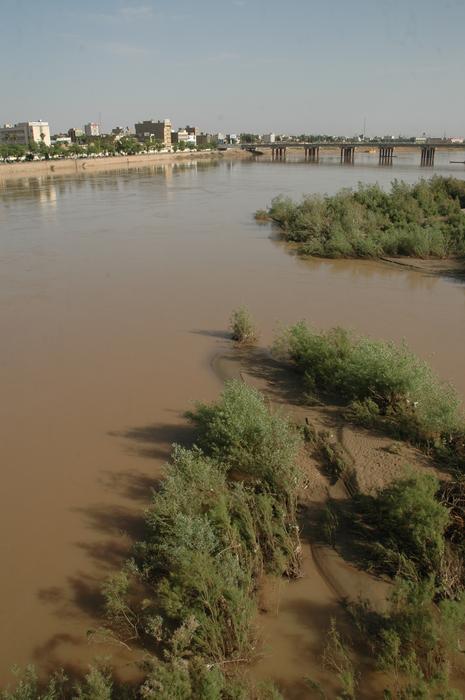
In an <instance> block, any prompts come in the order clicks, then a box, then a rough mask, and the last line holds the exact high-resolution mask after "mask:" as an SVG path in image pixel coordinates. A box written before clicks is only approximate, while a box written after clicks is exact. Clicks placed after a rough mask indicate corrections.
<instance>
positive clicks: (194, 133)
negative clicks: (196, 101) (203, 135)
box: [186, 124, 200, 137]
mask: <svg viewBox="0 0 465 700" xmlns="http://www.w3.org/2000/svg"><path fill="white" fill-rule="evenodd" d="M186 131H187V133H188V134H190V135H191V136H195V137H197V136H198V135H199V134H200V129H199V128H198V127H197V126H189V124H188V125H187V126H186Z"/></svg>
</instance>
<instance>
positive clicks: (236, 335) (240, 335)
mask: <svg viewBox="0 0 465 700" xmlns="http://www.w3.org/2000/svg"><path fill="white" fill-rule="evenodd" d="M230 325H231V333H232V339H233V340H235V341H236V342H237V343H241V344H243V345H247V344H252V343H255V342H256V340H257V338H258V333H257V330H256V328H255V324H254V322H253V320H252V317H251V315H250V313H249V312H248V311H247V309H246V308H244V307H243V306H241V307H239V308H238V309H235V310H234V311H233V312H232V314H231V321H230Z"/></svg>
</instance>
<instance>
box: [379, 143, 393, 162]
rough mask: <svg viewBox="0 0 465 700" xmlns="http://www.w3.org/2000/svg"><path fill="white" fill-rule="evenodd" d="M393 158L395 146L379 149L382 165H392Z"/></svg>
mask: <svg viewBox="0 0 465 700" xmlns="http://www.w3.org/2000/svg"><path fill="white" fill-rule="evenodd" d="M393 157H394V147H393V146H380V147H379V164H380V165H392V159H393Z"/></svg>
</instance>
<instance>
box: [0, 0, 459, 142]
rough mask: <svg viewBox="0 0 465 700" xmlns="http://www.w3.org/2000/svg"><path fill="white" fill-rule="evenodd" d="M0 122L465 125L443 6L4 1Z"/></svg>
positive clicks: (453, 32)
mask: <svg viewBox="0 0 465 700" xmlns="http://www.w3.org/2000/svg"><path fill="white" fill-rule="evenodd" d="M2 5H3V7H2V14H3V19H4V22H5V26H8V27H9V31H8V32H7V33H6V34H5V36H4V39H3V40H2V49H1V51H2V52H3V60H4V63H8V65H11V66H13V67H14V70H10V71H9V72H8V73H7V74H4V75H3V76H2V81H1V82H2V94H3V96H4V100H3V103H2V109H1V114H0V121H2V123H3V122H12V123H13V122H20V121H22V120H24V119H29V118H33V119H40V118H42V119H46V120H48V121H49V123H50V124H51V128H52V130H53V131H54V132H59V131H64V130H67V129H68V128H70V127H72V126H78V125H79V126H80V125H82V124H84V123H87V122H89V121H92V122H97V123H101V125H102V129H103V131H109V130H111V128H112V127H114V126H116V125H121V126H126V125H132V124H134V123H135V122H136V121H139V120H144V119H150V118H152V117H154V118H157V119H159V118H160V119H163V118H165V117H170V118H171V120H172V122H173V123H174V124H185V123H188V122H189V123H195V124H198V125H199V126H200V127H201V128H202V129H203V130H205V131H209V132H218V131H221V132H230V131H237V132H241V131H252V132H257V133H261V132H268V131H275V132H277V133H291V134H293V133H331V134H355V133H362V132H363V130H364V124H365V125H366V126H365V132H366V134H367V135H369V136H370V135H374V134H387V133H393V134H398V133H405V134H417V135H419V134H421V133H423V132H426V133H428V134H430V135H434V136H442V135H443V133H444V132H445V133H446V134H447V135H448V136H456V135H462V134H463V133H464V132H465V95H464V93H463V90H460V87H461V82H460V81H461V70H462V66H463V64H464V58H465V48H464V47H463V42H462V36H461V27H462V26H463V22H464V20H465V6H464V5H463V3H461V2H459V1H458V0H448V1H447V2H445V3H443V4H442V5H441V6H440V7H439V6H438V5H437V4H436V3H434V2H432V1H431V0H427V1H426V2H420V1H419V0H408V1H407V2H405V3H400V2H399V1H398V0H391V1H390V2H385V1H384V0H383V1H382V2H381V1H380V2H376V3H370V2H368V1H367V0H356V1H355V2H353V3H351V4H350V5H348V4H346V3H343V2H342V0H328V2H325V3H321V2H304V1H303V0H290V2H289V3H287V4H286V5H285V7H283V6H282V4H280V3H277V2H276V0H270V2H265V1H264V0H231V2H229V1H228V2H223V3H222V4H221V5H220V6H219V5H218V3H213V2H212V1H211V0H204V1H203V2H202V3H200V4H199V5H198V6H197V7H196V6H192V3H189V2H187V0H175V1H174V2H171V3H168V2H164V1H163V0H158V1H157V2H155V1H154V0H138V1H137V0H124V1H123V0H112V1H111V0H102V1H101V2H100V3H99V4H98V5H96V4H95V3H94V2H89V0H83V2H81V3H80V4H79V6H69V5H68V6H66V5H65V6H63V3H61V2H58V1H57V0H46V1H45V2H43V3H42V4H41V5H40V6H39V5H37V6H36V5H33V4H29V3H27V2H25V0H15V1H14V2H13V0H3V2H2Z"/></svg>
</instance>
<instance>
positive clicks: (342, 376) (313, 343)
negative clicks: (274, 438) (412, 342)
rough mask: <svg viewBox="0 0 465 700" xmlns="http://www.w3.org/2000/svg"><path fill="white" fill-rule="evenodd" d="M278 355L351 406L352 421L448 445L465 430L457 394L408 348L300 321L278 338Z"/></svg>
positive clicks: (313, 383) (306, 380)
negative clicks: (381, 426)
mask: <svg viewBox="0 0 465 700" xmlns="http://www.w3.org/2000/svg"><path fill="white" fill-rule="evenodd" d="M273 351H274V354H275V355H276V356H277V357H278V358H280V359H283V360H285V361H288V362H291V363H293V364H294V365H295V366H296V367H297V369H298V370H299V371H300V372H302V374H303V375H304V383H305V388H307V387H308V386H309V385H311V386H313V387H314V388H316V389H318V390H320V391H323V392H326V393H328V392H329V393H331V392H333V393H336V394H338V395H339V396H341V397H342V398H344V399H345V400H347V401H349V402H352V404H351V413H352V417H353V418H357V417H359V418H360V419H361V421H362V422H363V424H365V425H366V424H369V423H372V424H373V425H375V424H379V425H381V424H384V425H385V427H387V428H390V429H391V431H392V430H393V429H395V430H397V431H398V432H399V434H400V435H402V436H403V437H406V438H409V439H413V440H417V441H423V442H429V441H431V442H437V443H441V442H442V443H443V444H448V443H450V441H451V440H452V438H453V437H454V436H455V435H457V434H458V433H459V434H461V433H462V432H463V416H462V414H461V412H460V402H459V399H458V397H457V395H456V393H455V392H454V390H453V389H452V388H451V387H450V386H449V385H447V384H444V383H441V382H440V381H439V379H438V378H437V377H436V376H435V374H434V373H433V371H432V370H431V368H430V367H429V366H428V365H427V364H426V363H425V362H423V361H422V360H420V359H419V358H418V357H416V356H415V355H414V354H413V353H411V352H410V351H409V350H408V349H407V348H406V346H405V345H401V346H396V345H395V344H394V343H390V342H384V341H374V340H370V339H368V338H364V337H356V336H353V335H351V334H350V333H348V332H347V331H345V330H343V329H341V328H333V329H332V330H329V331H326V332H324V331H323V332H318V331H315V330H313V329H312V328H311V327H309V326H308V325H306V324H305V323H303V322H301V323H297V324H296V325H294V326H291V327H290V328H288V329H287V330H285V331H284V332H283V333H282V334H281V335H280V336H279V337H278V338H277V340H276V341H275V344H274V348H273ZM378 414H379V416H380V417H381V418H382V421H380V419H379V416H378Z"/></svg>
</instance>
